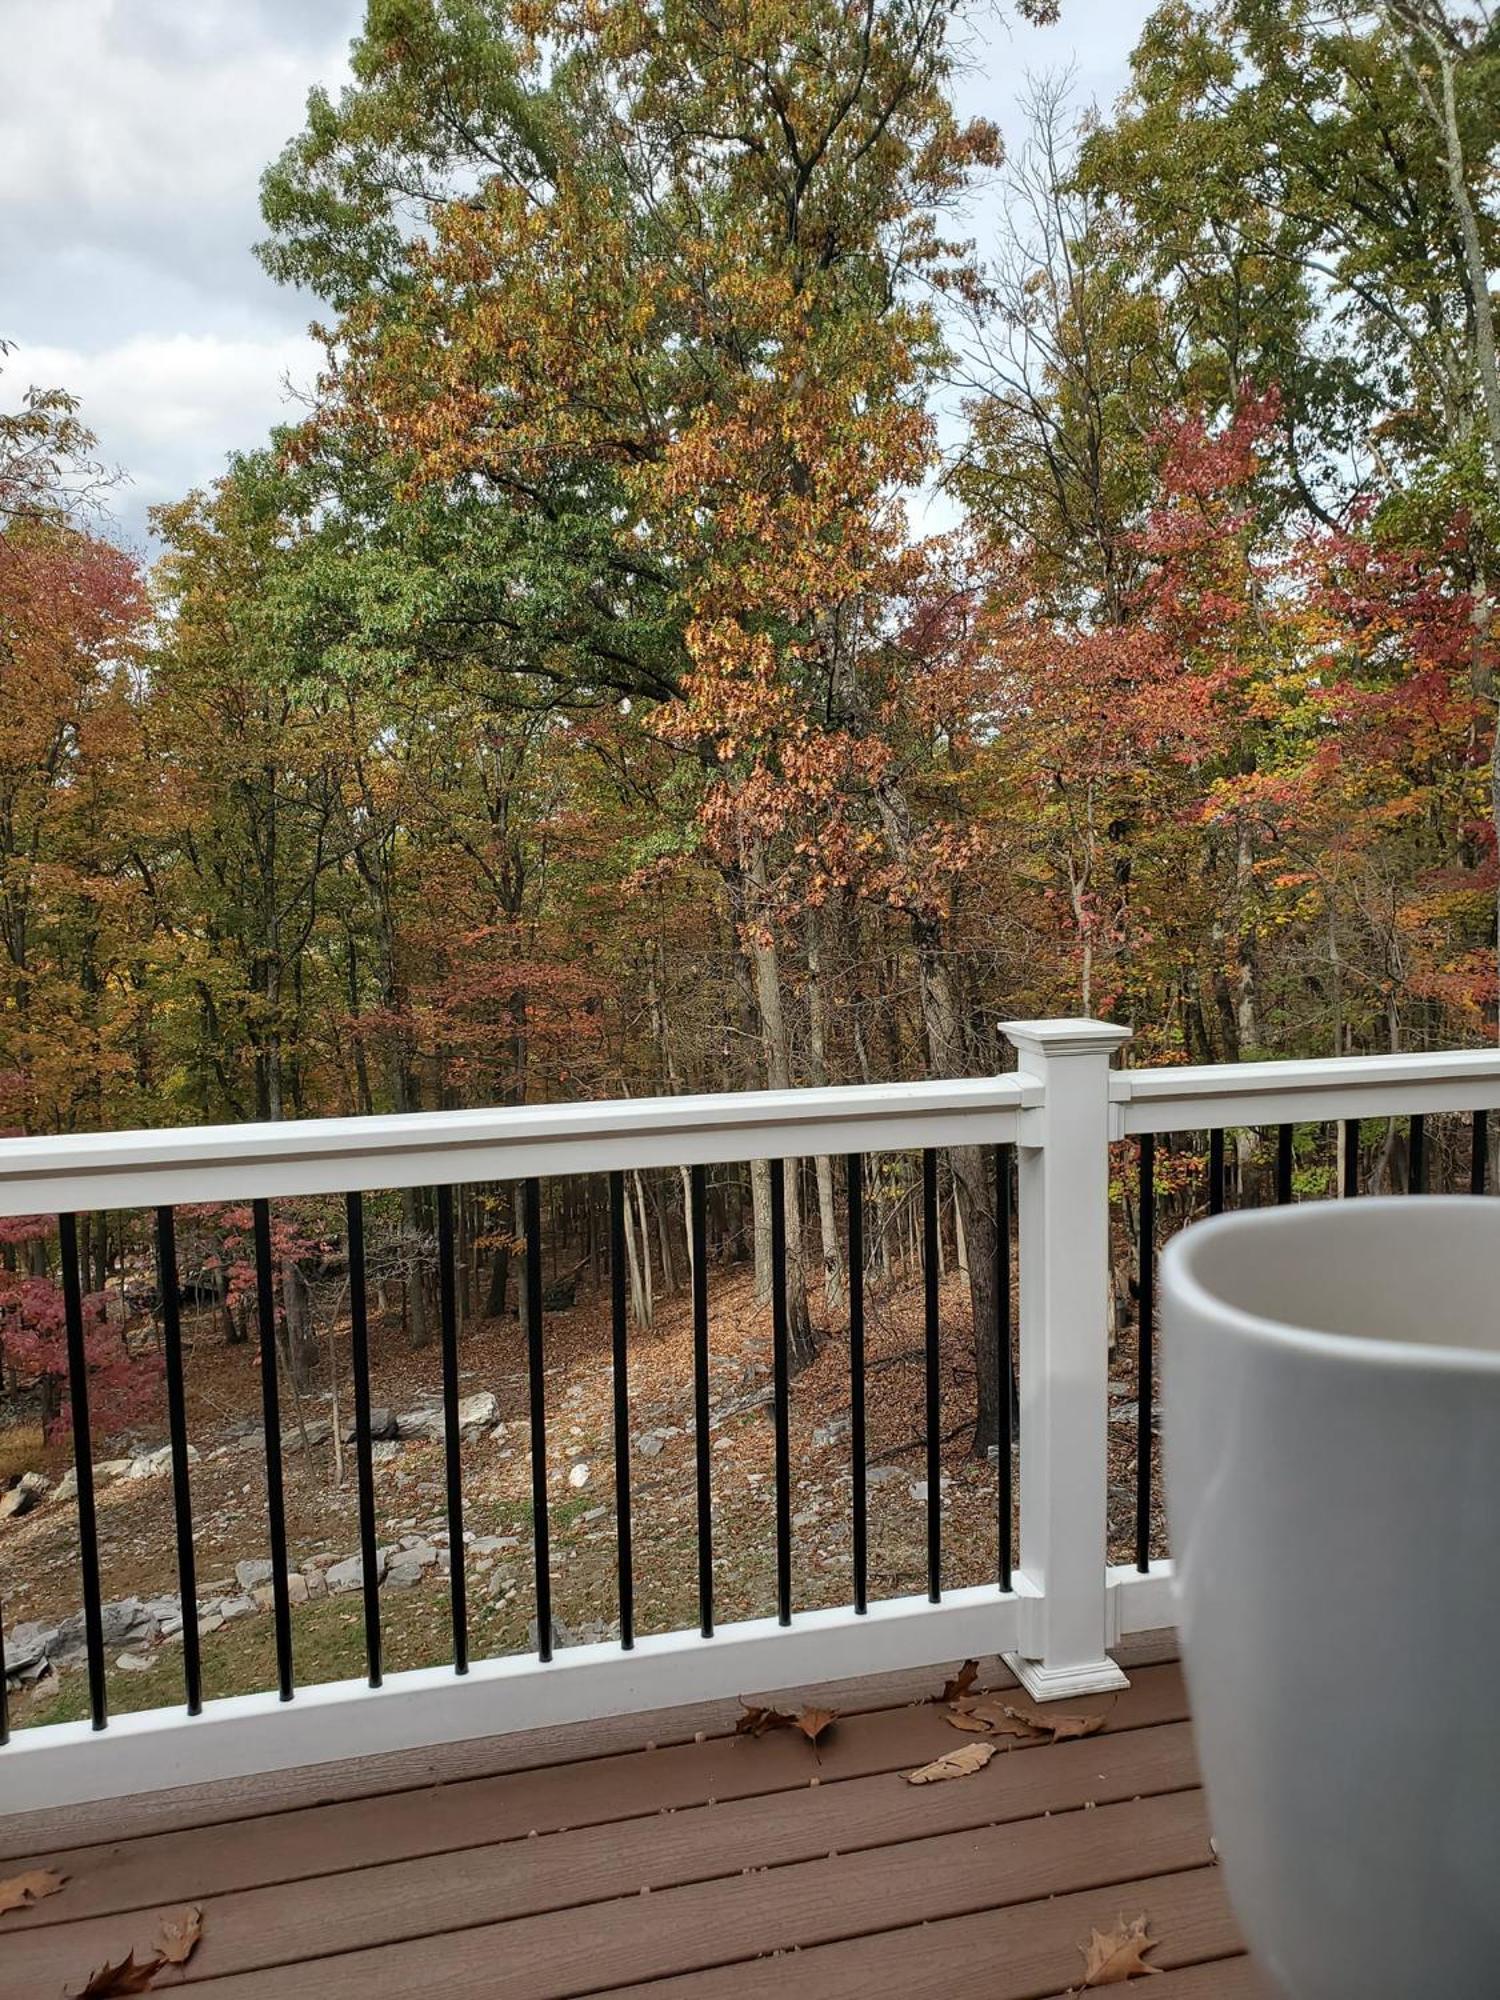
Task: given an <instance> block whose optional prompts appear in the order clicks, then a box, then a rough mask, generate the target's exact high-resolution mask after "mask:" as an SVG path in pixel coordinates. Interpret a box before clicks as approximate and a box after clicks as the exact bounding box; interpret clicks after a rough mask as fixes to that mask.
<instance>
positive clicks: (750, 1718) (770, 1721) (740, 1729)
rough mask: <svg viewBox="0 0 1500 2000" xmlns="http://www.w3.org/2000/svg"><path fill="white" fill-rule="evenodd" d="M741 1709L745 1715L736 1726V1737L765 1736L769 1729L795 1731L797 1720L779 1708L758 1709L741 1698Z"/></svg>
mask: <svg viewBox="0 0 1500 2000" xmlns="http://www.w3.org/2000/svg"><path fill="white" fill-rule="evenodd" d="M740 1707H741V1708H742V1709H743V1710H744V1713H743V1714H742V1715H741V1716H740V1719H739V1721H738V1722H736V1724H735V1725H734V1733H735V1735H736V1736H764V1735H765V1734H766V1732H767V1730H769V1729H795V1728H796V1727H797V1718H796V1716H795V1715H787V1714H786V1713H785V1712H784V1711H783V1710H781V1709H779V1708H756V1707H755V1706H754V1704H753V1703H751V1702H748V1701H746V1699H745V1697H744V1696H743V1695H741V1696H740Z"/></svg>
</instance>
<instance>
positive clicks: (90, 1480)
mask: <svg viewBox="0 0 1500 2000" xmlns="http://www.w3.org/2000/svg"><path fill="white" fill-rule="evenodd" d="M57 1247H58V1255H59V1257H60V1259H61V1262H62V1288H63V1321H64V1324H65V1326H66V1328H67V1335H68V1401H69V1403H70V1405H71V1407H72V1413H73V1474H74V1481H75V1484H76V1486H77V1504H78V1560H79V1564H80V1567H81V1570H82V1575H83V1632H84V1643H85V1645H86V1647H87V1650H88V1663H89V1714H90V1717H91V1718H92V1721H93V1725H94V1727H95V1729H103V1728H104V1726H105V1724H106V1723H107V1722H108V1720H109V1703H108V1698H107V1694H106V1690H105V1682H104V1609H103V1598H102V1596H101V1593H100V1589H99V1528H98V1522H97V1520H96V1518H95V1514H94V1447H93V1441H92V1438H91V1436H90V1433H89V1367H88V1352H87V1349H86V1347H85V1344H84V1337H83V1290H82V1287H81V1285H80V1283H79V1276H78V1219H77V1217H76V1216H72V1215H60V1216H59V1217H58V1218H57Z"/></svg>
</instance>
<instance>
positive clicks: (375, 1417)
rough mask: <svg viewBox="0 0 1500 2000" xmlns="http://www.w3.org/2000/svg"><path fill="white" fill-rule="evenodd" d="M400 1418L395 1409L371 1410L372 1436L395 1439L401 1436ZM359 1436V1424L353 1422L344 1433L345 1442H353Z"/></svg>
mask: <svg viewBox="0 0 1500 2000" xmlns="http://www.w3.org/2000/svg"><path fill="white" fill-rule="evenodd" d="M398 1423H399V1419H398V1417H397V1415H396V1412H395V1411H394V1410H385V1409H380V1410H371V1412H370V1436H371V1437H372V1438H378V1439H386V1440H390V1439H395V1438H397V1437H399V1436H400V1431H399V1430H398V1428H397V1425H398ZM358 1436H359V1426H358V1425H357V1424H351V1425H350V1426H349V1428H348V1430H346V1431H345V1433H344V1443H345V1444H353V1443H354V1442H355V1440H356V1439H357V1438H358Z"/></svg>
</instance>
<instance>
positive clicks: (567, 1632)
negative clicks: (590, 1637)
mask: <svg viewBox="0 0 1500 2000" xmlns="http://www.w3.org/2000/svg"><path fill="white" fill-rule="evenodd" d="M541 1629H542V1628H541V1626H540V1625H538V1624H537V1622H536V1620H535V1619H534V1618H533V1619H532V1621H531V1623H530V1624H529V1625H528V1626H527V1627H526V1645H527V1648H528V1650H529V1651H531V1652H533V1653H534V1652H535V1651H536V1649H537V1635H538V1634H539V1633H540V1631H541ZM578 1643H579V1642H578V1635H577V1634H576V1633H575V1632H574V1631H573V1629H572V1627H571V1626H569V1625H564V1623H563V1622H562V1620H561V1619H560V1618H554V1619H553V1621H552V1648H553V1651H554V1652H555V1651H556V1650H557V1648H558V1647H559V1646H576V1645H577V1644H578Z"/></svg>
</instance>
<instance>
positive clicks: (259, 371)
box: [3, 333, 322, 543]
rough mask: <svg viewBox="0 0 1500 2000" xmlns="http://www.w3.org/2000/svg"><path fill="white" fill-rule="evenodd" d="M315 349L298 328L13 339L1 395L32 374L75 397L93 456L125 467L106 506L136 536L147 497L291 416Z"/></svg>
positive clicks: (199, 476)
mask: <svg viewBox="0 0 1500 2000" xmlns="http://www.w3.org/2000/svg"><path fill="white" fill-rule="evenodd" d="M321 359H322V356H321V352H320V350H319V349H318V348H317V347H316V346H315V345H314V343H313V342H312V341H311V340H309V339H307V338H306V337H305V336H303V335H298V334H274V333H273V334H270V335H268V336H267V337H266V338H264V339H258V340H257V339H244V338H241V339H226V338H221V337H219V336H216V335H213V334H183V333H177V334H164V335H154V334H138V335H136V336H135V337H134V338H133V339H130V340H126V341H123V342H121V344H120V345H119V346H117V347H107V348H105V349H104V350H103V351H102V352H99V353H95V354H90V353H87V352H85V351H83V350H82V349H79V348H71V347H60V346H30V345H26V344H19V345H18V346H17V348H16V351H15V352H14V353H13V354H12V355H10V356H9V357H8V359H7V361H6V364H5V366H6V384H5V388H6V393H5V395H4V398H3V400H4V401H5V402H7V403H14V402H15V401H16V400H17V391H18V390H19V389H20V388H24V387H25V386H27V385H28V384H32V383H35V384H36V385H38V386H40V387H53V386H61V387H66V388H68V389H71V390H72V391H73V393H74V394H75V395H76V396H78V397H79V399H80V402H81V404H82V408H81V411H80V415H81V416H82V417H83V419H84V421H85V422H86V423H87V424H88V425H89V427H90V429H92V430H93V431H94V432H95V433H96V434H97V435H98V438H99V446H100V456H101V457H102V459H103V460H104V461H105V462H106V463H107V464H110V465H118V466H120V467H122V468H123V469H124V470H125V471H126V473H127V475H128V476H129V484H128V485H125V486H123V487H122V488H119V489H117V490H116V492H115V493H114V494H113V495H112V496H111V507H110V511H111V512H112V513H113V514H114V515H115V517H116V519H117V520H118V522H119V524H120V526H121V528H122V530H123V531H124V532H125V533H126V534H127V535H128V536H129V538H130V539H131V540H132V541H134V542H137V543H139V542H142V541H144V539H145V535H146V532H147V527H146V513H147V509H148V508H149V507H151V506H153V505H154V504H155V503H156V502H158V501H162V500H175V499H178V498H180V497H181V496H182V495H183V494H184V493H186V492H187V490H188V489H189V487H192V486H201V485H204V484H206V483H207V482H208V481H209V480H211V479H213V478H214V477H215V476H216V475H217V474H218V473H219V472H221V471H222V470H223V465H224V458H225V455H226V453H228V452H229V451H231V450H235V449H246V448H248V447H250V446H253V445H255V444H257V443H259V442H261V441H262V440H263V439H264V438H265V436H266V434H267V432H268V431H269V430H270V428H271V426H272V425H273V424H277V423H286V422H289V421H292V420H294V419H295V418H296V416H297V415H298V414H299V410H300V404H299V402H298V400H297V398H298V397H299V396H301V397H305V396H306V394H307V393H308V391H310V389H311V388H312V385H313V382H314V379H315V377H316V374H317V371H318V367H319V364H320V361H321ZM289 391H290V393H289Z"/></svg>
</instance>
